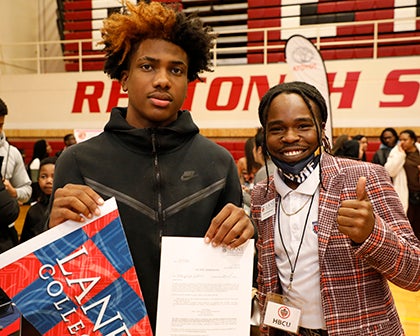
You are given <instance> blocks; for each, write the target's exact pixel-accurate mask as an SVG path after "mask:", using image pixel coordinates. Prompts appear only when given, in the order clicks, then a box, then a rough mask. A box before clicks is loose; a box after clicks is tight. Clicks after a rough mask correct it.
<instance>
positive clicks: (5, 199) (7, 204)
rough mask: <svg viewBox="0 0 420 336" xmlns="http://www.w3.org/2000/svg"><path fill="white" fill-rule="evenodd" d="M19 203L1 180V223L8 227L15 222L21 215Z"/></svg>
mask: <svg viewBox="0 0 420 336" xmlns="http://www.w3.org/2000/svg"><path fill="white" fill-rule="evenodd" d="M19 210H20V208H19V204H18V202H17V200H16V199H14V198H13V197H12V196H10V194H9V192H8V191H7V190H6V189H5V187H4V184H3V182H2V181H1V180H0V225H1V226H2V227H6V226H8V225H9V224H11V223H13V222H14V221H15V220H16V219H17V218H18V216H19Z"/></svg>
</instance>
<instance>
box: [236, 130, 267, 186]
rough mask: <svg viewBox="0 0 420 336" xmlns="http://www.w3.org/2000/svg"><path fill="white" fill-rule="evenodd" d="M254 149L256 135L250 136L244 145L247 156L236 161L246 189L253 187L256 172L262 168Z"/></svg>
mask: <svg viewBox="0 0 420 336" xmlns="http://www.w3.org/2000/svg"><path fill="white" fill-rule="evenodd" d="M254 150H255V139H254V137H251V138H248V139H247V140H246V141H245V146H244V152H245V156H243V157H241V158H239V159H238V161H237V163H236V165H237V167H238V175H239V181H240V182H241V184H242V186H243V187H244V188H245V189H249V190H250V189H252V185H253V183H254V176H255V173H256V172H257V171H258V169H260V168H261V163H260V162H258V161H257V160H256V158H255V157H254Z"/></svg>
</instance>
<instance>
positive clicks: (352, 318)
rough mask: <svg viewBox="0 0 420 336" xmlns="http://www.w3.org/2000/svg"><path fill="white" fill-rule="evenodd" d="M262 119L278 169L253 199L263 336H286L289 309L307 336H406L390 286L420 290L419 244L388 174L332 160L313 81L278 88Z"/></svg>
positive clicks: (323, 111) (262, 106) (262, 109)
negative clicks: (275, 308) (389, 283)
mask: <svg viewBox="0 0 420 336" xmlns="http://www.w3.org/2000/svg"><path fill="white" fill-rule="evenodd" d="M259 118H260V122H261V125H262V126H263V128H264V133H265V138H264V139H265V150H266V151H267V153H268V154H269V155H270V157H271V159H272V160H273V162H274V163H275V164H276V166H277V168H278V169H277V170H276V171H275V172H274V174H273V175H272V176H270V177H269V178H268V179H267V180H265V181H262V182H261V183H259V184H257V185H256V186H255V187H254V189H253V194H252V204H251V211H252V215H253V218H254V220H255V222H256V225H257V228H258V234H259V237H258V242H257V249H258V259H259V260H258V280H257V281H258V290H259V299H260V307H261V312H262V313H261V316H262V321H261V322H262V323H261V327H260V330H261V335H270V336H272V335H288V333H290V332H291V330H290V329H288V328H287V326H288V324H287V323H289V322H288V321H287V319H288V318H289V312H294V315H293V316H298V321H299V322H298V325H299V327H300V328H299V331H298V332H299V334H300V335H329V336H343V335H345V336H360V335H381V336H397V335H404V331H403V329H402V326H401V323H400V320H399V317H398V313H397V311H396V308H395V304H394V301H393V298H392V294H391V291H390V289H389V287H388V281H391V282H393V283H394V284H396V285H397V286H400V287H402V288H404V289H407V290H411V291H418V290H419V289H420V242H419V240H418V239H417V238H416V237H415V236H414V234H413V231H412V228H411V226H410V223H409V221H408V220H407V218H406V216H405V213H404V210H403V207H402V205H401V202H400V200H399V198H398V195H397V194H396V192H395V191H394V189H393V187H392V184H391V181H390V178H389V176H388V175H387V173H386V172H385V170H384V169H383V167H382V166H379V165H374V164H370V163H366V162H361V161H357V160H352V159H343V158H336V157H333V156H331V155H330V154H328V153H327V152H328V150H329V144H328V140H327V139H326V137H325V135H324V128H325V122H326V120H327V108H326V104H325V101H324V99H323V97H322V95H321V94H320V93H319V92H318V90H317V89H316V88H314V87H313V86H311V85H309V84H306V83H302V82H292V83H283V84H279V85H277V86H275V87H273V88H271V89H270V90H269V91H268V92H267V93H266V95H265V96H264V97H263V98H262V100H261V103H260V106H259ZM276 294H277V295H276ZM278 294H281V296H278ZM275 304H278V305H279V307H280V308H278V309H277V310H271V308H270V309H268V307H277V306H275ZM293 309H295V310H293ZM296 311H297V312H298V313H296ZM272 312H274V313H272ZM276 314H278V316H277V315H276ZM295 314H298V315H295ZM279 316H280V317H281V318H279ZM279 321H280V322H279ZM292 332H295V331H293V330H292Z"/></svg>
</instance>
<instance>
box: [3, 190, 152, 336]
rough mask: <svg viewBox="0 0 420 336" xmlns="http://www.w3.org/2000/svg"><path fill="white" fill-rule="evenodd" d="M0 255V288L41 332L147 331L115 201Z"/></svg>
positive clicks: (146, 323) (138, 290) (140, 297)
mask: <svg viewBox="0 0 420 336" xmlns="http://www.w3.org/2000/svg"><path fill="white" fill-rule="evenodd" d="M101 213H102V214H101V216H100V217H97V218H94V219H92V220H90V221H88V222H87V224H86V225H83V226H82V225H81V224H80V223H76V222H72V221H68V222H66V223H63V224H61V225H58V226H56V227H55V228H53V229H50V230H48V231H46V232H44V233H42V234H41V235H39V236H36V237H34V238H33V239H31V240H29V241H27V242H25V243H23V244H21V245H18V246H17V247H15V248H13V249H11V250H8V251H6V252H4V253H3V254H1V255H0V287H1V288H2V289H3V290H4V291H5V292H6V293H7V295H8V296H9V297H10V298H11V299H12V302H13V303H14V304H15V305H16V307H17V308H18V309H19V311H20V312H21V313H22V315H23V316H24V317H25V318H26V319H27V320H28V321H29V322H30V323H31V324H32V325H33V326H34V327H35V328H36V329H37V330H38V331H39V332H40V333H41V334H42V335H46V336H56V335H98V336H99V335H121V334H123V333H124V332H125V334H127V335H130V334H131V335H145V336H149V335H150V336H152V332H151V328H150V324H149V319H148V317H147V313H146V308H145V305H144V301H143V297H142V294H141V290H140V285H139V282H138V279H137V275H136V272H135V269H134V266H133V260H132V258H131V254H130V251H129V248H128V244H127V240H126V237H125V234H124V231H123V227H122V223H121V220H120V217H119V213H118V209H117V206H116V202H115V199H113V198H112V199H110V200H108V201H106V202H105V205H104V206H103V207H102V208H101Z"/></svg>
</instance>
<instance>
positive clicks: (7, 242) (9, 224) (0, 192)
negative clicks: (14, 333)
mask: <svg viewBox="0 0 420 336" xmlns="http://www.w3.org/2000/svg"><path fill="white" fill-rule="evenodd" d="M0 161H1V160H0ZM0 166H1V162H0ZM19 212H20V206H19V204H18V202H17V200H16V198H14V197H12V196H11V195H10V194H9V192H8V191H7V190H6V188H5V186H4V184H3V178H2V176H1V174H0V254H1V253H3V252H5V251H7V250H8V249H10V248H12V247H14V246H15V245H16V244H17V239H18V235H17V232H16V229H15V226H14V222H15V220H16V219H17V218H18V216H19ZM10 304H11V302H10V298H9V297H8V296H7V294H6V293H5V292H4V291H3V289H1V288H0V306H1V307H2V311H4V310H5V307H6V306H8V305H10Z"/></svg>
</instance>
